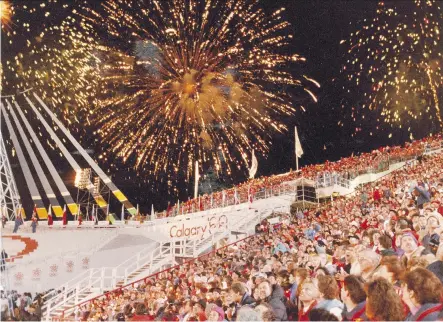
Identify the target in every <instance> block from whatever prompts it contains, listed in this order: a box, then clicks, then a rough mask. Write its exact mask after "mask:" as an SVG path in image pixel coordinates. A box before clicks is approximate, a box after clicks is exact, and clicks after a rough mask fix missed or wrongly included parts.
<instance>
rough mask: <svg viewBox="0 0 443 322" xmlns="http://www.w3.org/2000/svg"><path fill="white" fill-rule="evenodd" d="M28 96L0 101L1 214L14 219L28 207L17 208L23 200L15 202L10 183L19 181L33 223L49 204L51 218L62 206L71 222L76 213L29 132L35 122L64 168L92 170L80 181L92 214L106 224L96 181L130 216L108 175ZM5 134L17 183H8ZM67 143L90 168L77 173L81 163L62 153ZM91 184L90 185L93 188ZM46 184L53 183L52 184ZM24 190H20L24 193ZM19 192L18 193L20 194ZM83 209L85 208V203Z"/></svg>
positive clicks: (105, 208)
mask: <svg viewBox="0 0 443 322" xmlns="http://www.w3.org/2000/svg"><path fill="white" fill-rule="evenodd" d="M30 97H31V99H30ZM30 97H28V96H27V95H26V94H25V92H23V93H21V94H18V95H16V96H8V98H6V97H2V99H1V102H0V103H1V105H0V122H3V124H6V127H5V128H6V129H7V131H2V132H1V136H0V174H1V177H0V178H1V190H0V211H1V214H2V215H3V214H4V215H5V216H6V217H7V219H8V220H14V219H15V215H16V214H17V213H18V212H19V211H22V214H23V209H24V208H28V209H29V208H31V206H30V205H27V207H22V203H21V200H23V198H20V195H19V190H18V189H17V185H16V183H17V181H16V180H19V181H20V182H19V183H20V184H21V185H22V186H23V187H25V188H26V189H27V191H29V193H30V195H31V199H32V203H33V204H32V207H34V206H35V208H36V209H37V215H38V217H39V219H46V218H48V211H47V209H48V206H49V205H51V208H52V210H53V211H54V214H55V216H56V217H63V207H64V206H65V205H66V206H67V208H68V209H69V211H70V212H71V214H72V215H73V216H74V217H76V216H77V215H79V214H81V207H80V205H79V204H78V201H77V202H74V199H73V198H72V196H71V194H70V192H69V190H68V188H67V186H66V185H65V183H64V182H63V180H62V178H61V176H60V174H59V173H58V171H57V169H56V168H55V166H54V164H53V162H52V160H51V158H50V157H49V155H48V153H47V148H46V149H45V147H44V146H43V144H44V143H45V141H44V140H43V141H42V138H40V137H39V135H38V134H37V133H38V131H36V130H35V129H34V128H33V126H35V122H38V123H40V124H41V125H43V128H44V129H45V130H46V132H47V133H48V134H49V137H50V138H49V137H48V139H50V140H52V142H54V143H55V146H56V148H57V149H58V150H59V151H60V156H61V157H62V158H63V159H64V160H66V161H68V163H69V165H70V167H71V168H72V169H74V170H75V172H76V173H77V174H78V173H80V172H82V171H84V170H91V169H92V171H93V172H94V173H95V175H97V177H95V179H94V180H92V178H90V177H88V178H85V182H84V188H85V189H86V190H85V191H87V194H88V196H92V197H93V199H94V200H93V201H95V204H94V205H91V206H92V207H93V210H92V212H93V213H96V215H97V210H98V209H101V215H102V216H103V214H105V215H106V219H107V220H111V217H108V215H109V205H108V201H107V200H105V198H104V197H103V196H102V195H101V192H100V191H99V188H98V186H99V185H100V180H101V181H102V182H103V183H104V185H105V186H106V187H107V188H108V189H109V190H110V191H111V192H112V193H113V195H114V196H115V197H116V198H117V200H118V201H119V202H120V203H121V204H122V205H123V206H124V208H126V211H127V212H128V213H130V214H131V215H135V214H136V209H135V207H134V206H133V205H132V204H131V202H129V200H128V199H127V198H126V196H125V195H124V194H123V193H122V192H121V191H120V190H119V189H118V188H117V187H116V185H115V184H114V183H113V182H112V181H111V179H110V178H109V176H108V175H106V174H105V172H104V171H103V170H102V169H101V168H100V167H99V166H98V164H97V163H96V162H95V161H94V160H93V159H92V158H91V157H90V156H89V155H88V153H87V152H86V150H85V149H84V148H83V147H82V146H81V145H80V143H79V142H78V141H77V140H76V139H75V138H74V137H73V136H72V135H71V134H70V132H69V130H68V129H67V128H66V127H65V126H64V125H63V123H62V122H61V121H60V120H58V118H57V117H56V115H55V114H54V113H53V112H52V110H51V109H50V108H49V107H48V106H47V105H46V103H45V102H44V101H43V100H42V99H41V98H40V97H38V96H37V95H36V94H33V95H30ZM33 100H34V102H33ZM29 112H31V113H29ZM32 114H35V115H36V117H37V119H34V120H32V121H31V119H29V117H32ZM0 126H1V125H0ZM57 128H58V129H59V130H60V131H61V132H62V133H58V134H57V133H56V132H55V130H54V129H57ZM7 133H9V138H10V140H11V141H12V144H13V146H14V152H15V155H16V157H17V159H18V165H19V171H21V173H22V177H20V176H19V179H15V178H14V173H13V172H12V169H11V162H10V161H11V160H9V156H10V155H9V154H8V153H7V152H8V151H7V150H6V147H7V144H5V143H9V142H11V141H5V139H6V135H7ZM40 136H41V133H40ZM69 143H71V144H72V146H74V148H75V149H76V152H78V154H79V155H80V156H81V157H82V158H83V159H84V161H86V162H85V163H87V164H88V165H89V166H90V167H91V169H89V168H88V169H82V167H81V165H80V164H81V163H79V161H77V160H76V159H75V158H74V156H73V153H71V152H70V151H69V150H68V148H67V146H66V144H69ZM49 144H51V143H49ZM74 154H75V152H74ZM14 171H15V170H14ZM15 174H18V173H15ZM92 181H94V183H93V182H92ZM50 182H53V183H55V185H52V184H51V183H50ZM76 187H77V185H76ZM26 189H25V190H24V191H26ZM80 189H83V188H80ZM20 192H22V190H20ZM22 197H23V196H22ZM61 200H63V203H60V201H61ZM88 200H89V197H88ZM86 208H87V209H88V208H89V201H88V206H86ZM94 209H95V211H94ZM87 212H88V210H87Z"/></svg>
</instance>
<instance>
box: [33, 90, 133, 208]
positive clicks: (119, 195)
mask: <svg viewBox="0 0 443 322" xmlns="http://www.w3.org/2000/svg"><path fill="white" fill-rule="evenodd" d="M33 94H34V97H35V98H36V99H37V101H38V102H39V103H40V105H41V106H42V107H43V108H44V110H45V111H46V113H48V115H49V116H50V117H51V118H52V120H53V121H54V123H55V124H57V126H58V127H59V128H60V130H62V132H63V133H64V134H65V135H66V137H67V138H68V139H69V141H70V142H71V143H72V144H73V145H74V146H75V148H76V149H77V151H78V152H80V154H81V156H82V157H83V158H84V159H85V160H86V161H87V162H88V164H89V166H90V167H91V168H92V169H93V170H94V171H95V173H97V175H98V176H99V177H100V179H101V180H102V181H103V183H104V184H105V185H107V186H108V188H109V190H111V191H112V193H113V194H114V196H115V197H116V198H117V199H118V201H120V202H121V203H122V204H123V205H124V206H125V208H126V210H127V211H128V212H129V213H130V214H131V215H135V214H136V213H137V210H136V209H135V207H134V206H133V205H132V204H131V203H130V202H129V200H128V198H126V197H125V195H124V194H123V193H122V192H121V191H120V189H118V188H117V186H116V185H115V184H114V183H113V182H112V181H111V179H110V178H109V177H108V176H107V175H106V174H105V172H104V171H103V170H102V169H101V168H100V167H99V166H98V164H97V163H96V162H95V161H94V160H93V159H92V158H91V157H90V156H89V154H88V153H87V152H86V151H85V149H83V147H82V146H81V145H80V143H78V141H77V140H76V139H75V138H74V137H73V136H72V135H71V133H69V131H68V129H67V128H66V127H65V126H64V125H63V123H62V122H60V120H59V119H58V118H57V117H56V116H55V114H54V113H53V112H52V111H51V110H50V109H49V108H48V106H47V105H46V104H45V102H43V100H42V99H41V98H40V97H39V96H38V95H37V94H35V93H33ZM27 100H28V101H29V99H28V98H27Z"/></svg>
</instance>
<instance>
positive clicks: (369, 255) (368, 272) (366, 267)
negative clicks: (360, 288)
mask: <svg viewBox="0 0 443 322" xmlns="http://www.w3.org/2000/svg"><path fill="white" fill-rule="evenodd" d="M358 263H359V264H360V269H361V274H360V275H361V277H362V278H363V279H364V280H365V281H369V280H370V279H371V277H372V274H373V273H374V272H375V270H376V268H377V266H378V265H379V263H380V255H378V254H377V253H376V252H374V251H372V250H370V249H364V250H362V251H360V252H359V253H358Z"/></svg>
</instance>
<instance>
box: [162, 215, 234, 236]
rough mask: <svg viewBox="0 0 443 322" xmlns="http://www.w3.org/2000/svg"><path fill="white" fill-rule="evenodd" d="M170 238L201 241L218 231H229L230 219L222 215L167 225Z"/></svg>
mask: <svg viewBox="0 0 443 322" xmlns="http://www.w3.org/2000/svg"><path fill="white" fill-rule="evenodd" d="M164 229H165V230H166V234H167V236H168V237H170V238H186V239H200V238H206V237H209V236H210V235H211V234H214V233H215V232H217V231H221V230H226V229H228V217H227V216H226V215H222V214H218V215H217V214H215V215H208V216H205V217H200V218H196V219H190V220H182V221H179V222H175V223H168V224H165V228H164Z"/></svg>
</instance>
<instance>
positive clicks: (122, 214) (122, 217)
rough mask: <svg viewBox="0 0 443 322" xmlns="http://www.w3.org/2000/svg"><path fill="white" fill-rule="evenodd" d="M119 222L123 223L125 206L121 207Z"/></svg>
mask: <svg viewBox="0 0 443 322" xmlns="http://www.w3.org/2000/svg"><path fill="white" fill-rule="evenodd" d="M120 217H121V218H120V220H121V221H124V220H125V205H122V213H121V215H120Z"/></svg>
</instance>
